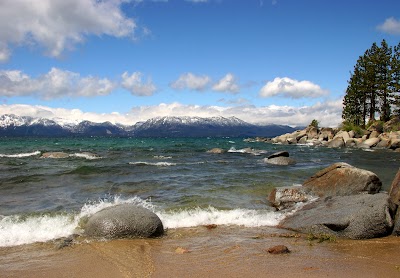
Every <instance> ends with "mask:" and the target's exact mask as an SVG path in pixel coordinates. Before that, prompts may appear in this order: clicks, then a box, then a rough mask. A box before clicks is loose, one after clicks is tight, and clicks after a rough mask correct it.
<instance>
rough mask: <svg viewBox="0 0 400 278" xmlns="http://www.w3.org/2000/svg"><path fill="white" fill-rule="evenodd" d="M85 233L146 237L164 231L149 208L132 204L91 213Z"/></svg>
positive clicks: (103, 235)
mask: <svg viewBox="0 0 400 278" xmlns="http://www.w3.org/2000/svg"><path fill="white" fill-rule="evenodd" d="M84 230H85V231H84V232H85V235H87V236H89V237H95V238H107V239H114V238H148V237H157V236H161V235H162V234H163V233H164V228H163V224H162V222H161V220H160V218H159V217H158V216H157V215H156V214H155V213H153V212H151V211H150V210H148V209H146V208H143V207H138V206H136V205H133V204H122V205H118V206H114V207H108V208H105V209H103V210H101V211H99V212H97V213H95V214H93V215H92V216H91V217H90V218H89V220H88V222H87V224H86V226H85V229H84Z"/></svg>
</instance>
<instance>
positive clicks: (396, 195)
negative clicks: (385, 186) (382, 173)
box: [389, 168, 400, 206]
mask: <svg viewBox="0 0 400 278" xmlns="http://www.w3.org/2000/svg"><path fill="white" fill-rule="evenodd" d="M389 197H390V201H392V202H393V203H394V204H396V205H398V206H400V168H399V170H398V171H397V174H396V176H395V177H394V179H393V181H392V184H391V186H390V189H389Z"/></svg>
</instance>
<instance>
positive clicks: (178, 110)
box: [0, 99, 342, 127]
mask: <svg viewBox="0 0 400 278" xmlns="http://www.w3.org/2000/svg"><path fill="white" fill-rule="evenodd" d="M0 111H2V113H4V114H6V113H9V114H16V115H20V116H33V117H46V118H50V119H54V118H64V119H69V120H70V121H81V120H89V121H93V122H105V121H110V122H112V123H121V124H125V125H132V124H134V123H136V122H138V121H145V120H148V119H150V118H153V117H157V116H199V117H214V116H223V117H231V116H235V117H238V118H240V119H242V120H244V121H247V122H249V123H253V124H270V123H274V124H284V125H293V126H305V125H308V124H309V123H310V122H311V121H312V120H313V119H317V120H318V121H319V122H320V123H321V125H322V126H331V127H336V126H338V125H339V124H340V122H341V113H342V99H338V100H334V101H326V102H322V103H317V104H314V105H312V106H304V107H293V106H276V105H270V106H262V107H256V106H253V105H241V106H230V107H223V106H206V105H184V104H180V103H170V104H165V103H162V104H159V105H152V106H136V107H133V108H132V109H131V110H130V111H129V112H128V113H125V114H120V113H104V114H103V113H102V114H100V113H99V114H97V113H85V112H83V111H81V110H78V109H71V110H69V109H64V108H49V107H44V106H30V105H5V104H3V105H0Z"/></svg>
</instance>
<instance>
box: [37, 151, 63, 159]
mask: <svg viewBox="0 0 400 278" xmlns="http://www.w3.org/2000/svg"><path fill="white" fill-rule="evenodd" d="M67 157H69V154H67V153H64V152H45V153H42V155H41V156H40V158H67Z"/></svg>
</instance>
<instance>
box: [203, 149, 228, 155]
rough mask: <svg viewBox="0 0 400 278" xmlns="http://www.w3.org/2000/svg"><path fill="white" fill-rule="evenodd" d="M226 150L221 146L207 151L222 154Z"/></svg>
mask: <svg viewBox="0 0 400 278" xmlns="http://www.w3.org/2000/svg"><path fill="white" fill-rule="evenodd" d="M224 152H225V150H223V149H221V148H213V149H211V150H208V151H207V153H215V154H221V153H224Z"/></svg>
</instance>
